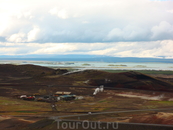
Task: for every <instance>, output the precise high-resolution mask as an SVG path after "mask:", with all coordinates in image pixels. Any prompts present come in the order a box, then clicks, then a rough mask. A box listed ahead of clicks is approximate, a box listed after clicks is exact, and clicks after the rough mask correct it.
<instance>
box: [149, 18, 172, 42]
mask: <svg viewBox="0 0 173 130" xmlns="http://www.w3.org/2000/svg"><path fill="white" fill-rule="evenodd" d="M151 31H152V33H153V35H152V37H151V38H152V39H163V38H165V39H171V38H173V25H171V24H170V23H168V22H166V21H162V22H161V23H160V24H159V25H158V26H157V25H156V26H154V27H153V28H152V29H151Z"/></svg>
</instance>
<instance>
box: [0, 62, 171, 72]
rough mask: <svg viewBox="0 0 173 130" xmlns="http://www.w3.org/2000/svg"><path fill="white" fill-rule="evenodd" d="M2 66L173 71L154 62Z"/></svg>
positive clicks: (163, 64)
mask: <svg viewBox="0 0 173 130" xmlns="http://www.w3.org/2000/svg"><path fill="white" fill-rule="evenodd" d="M0 64H34V65H39V66H45V67H51V68H74V69H109V70H110V69H112V70H173V63H158V62H157V63H153V62H147V63H146V62H141V63H140V62H138V63H135V62H122V63H121V62H117V63H113V62H76V61H75V62H73V61H72V62H56V61H0Z"/></svg>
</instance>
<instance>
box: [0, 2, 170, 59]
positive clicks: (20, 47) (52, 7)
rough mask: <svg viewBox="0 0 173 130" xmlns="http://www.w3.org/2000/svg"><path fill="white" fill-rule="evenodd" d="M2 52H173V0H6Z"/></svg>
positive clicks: (0, 26) (0, 25) (0, 22)
mask: <svg viewBox="0 0 173 130" xmlns="http://www.w3.org/2000/svg"><path fill="white" fill-rule="evenodd" d="M0 18H1V19H0V55H30V54H36V55H42V54H58V55H59V54H92V55H107V56H115V57H165V58H173V0H50V1H48V0H0Z"/></svg>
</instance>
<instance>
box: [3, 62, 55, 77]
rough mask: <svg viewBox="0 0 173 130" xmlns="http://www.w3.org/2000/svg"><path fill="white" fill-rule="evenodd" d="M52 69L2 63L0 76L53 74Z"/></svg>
mask: <svg viewBox="0 0 173 130" xmlns="http://www.w3.org/2000/svg"><path fill="white" fill-rule="evenodd" d="M54 71H55V70H54V69H51V68H47V67H41V66H36V65H31V64H27V65H11V64H2V65H0V75H1V76H12V77H21V76H36V75H41V74H49V75H50V74H53V73H54Z"/></svg>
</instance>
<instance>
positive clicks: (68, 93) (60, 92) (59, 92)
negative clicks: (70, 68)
mask: <svg viewBox="0 0 173 130" xmlns="http://www.w3.org/2000/svg"><path fill="white" fill-rule="evenodd" d="M55 94H56V95H70V94H71V92H63V91H57V92H56V93H55Z"/></svg>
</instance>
